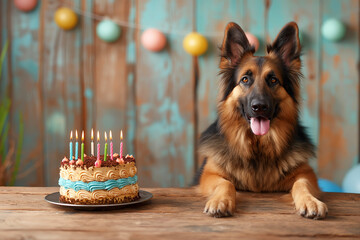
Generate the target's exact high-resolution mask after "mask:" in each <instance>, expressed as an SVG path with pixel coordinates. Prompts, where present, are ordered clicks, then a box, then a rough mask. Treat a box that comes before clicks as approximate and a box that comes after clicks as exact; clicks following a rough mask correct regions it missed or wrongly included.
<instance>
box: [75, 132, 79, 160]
mask: <svg viewBox="0 0 360 240" xmlns="http://www.w3.org/2000/svg"><path fill="white" fill-rule="evenodd" d="M75 137H76V143H75V160H78V156H79V142H78V139H79V136H78V132H77V130H76V131H75Z"/></svg>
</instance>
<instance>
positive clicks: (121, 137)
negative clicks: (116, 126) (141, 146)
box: [120, 130, 123, 140]
mask: <svg viewBox="0 0 360 240" xmlns="http://www.w3.org/2000/svg"><path fill="white" fill-rule="evenodd" d="M120 140H123V132H122V130H121V131H120Z"/></svg>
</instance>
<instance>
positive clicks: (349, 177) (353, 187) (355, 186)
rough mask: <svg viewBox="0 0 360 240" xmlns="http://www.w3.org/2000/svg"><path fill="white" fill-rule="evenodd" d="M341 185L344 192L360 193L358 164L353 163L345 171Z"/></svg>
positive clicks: (359, 167) (359, 168)
mask: <svg viewBox="0 0 360 240" xmlns="http://www.w3.org/2000/svg"><path fill="white" fill-rule="evenodd" d="M342 187H343V190H344V192H347V193H360V164H357V165H355V167H353V168H351V169H350V170H349V171H348V172H347V173H346V175H345V177H344V180H343V182H342Z"/></svg>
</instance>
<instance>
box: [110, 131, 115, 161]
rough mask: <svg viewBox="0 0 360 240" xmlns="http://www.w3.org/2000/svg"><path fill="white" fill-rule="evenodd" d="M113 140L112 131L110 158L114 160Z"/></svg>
mask: <svg viewBox="0 0 360 240" xmlns="http://www.w3.org/2000/svg"><path fill="white" fill-rule="evenodd" d="M113 153H114V152H113V142H112V133H111V131H110V158H111V160H113Z"/></svg>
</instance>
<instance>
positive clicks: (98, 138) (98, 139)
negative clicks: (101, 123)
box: [97, 131, 100, 141]
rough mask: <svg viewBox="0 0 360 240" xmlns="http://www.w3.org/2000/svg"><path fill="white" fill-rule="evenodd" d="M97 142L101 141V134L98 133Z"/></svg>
mask: <svg viewBox="0 0 360 240" xmlns="http://www.w3.org/2000/svg"><path fill="white" fill-rule="evenodd" d="M97 141H100V133H99V131H97Z"/></svg>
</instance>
